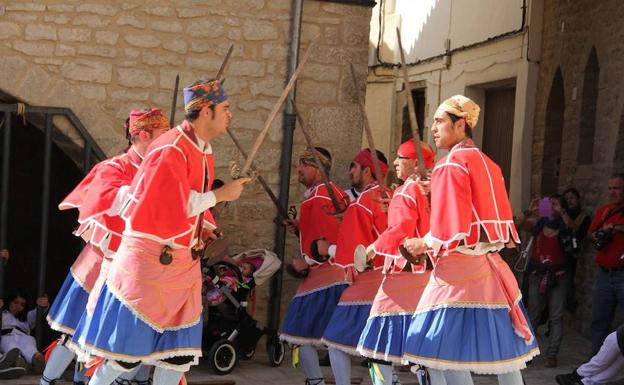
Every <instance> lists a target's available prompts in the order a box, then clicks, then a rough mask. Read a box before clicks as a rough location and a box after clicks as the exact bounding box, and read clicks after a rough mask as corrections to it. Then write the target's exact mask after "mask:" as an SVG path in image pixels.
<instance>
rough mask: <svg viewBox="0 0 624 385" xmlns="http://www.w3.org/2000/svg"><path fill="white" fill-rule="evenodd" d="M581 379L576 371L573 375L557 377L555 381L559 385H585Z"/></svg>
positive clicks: (559, 375)
mask: <svg viewBox="0 0 624 385" xmlns="http://www.w3.org/2000/svg"><path fill="white" fill-rule="evenodd" d="M581 378H582V377H581V376H579V374H578V373H577V372H576V370H575V371H573V372H572V373H568V374H558V375H556V376H555V381H557V384H559V385H583V382H582V381H581Z"/></svg>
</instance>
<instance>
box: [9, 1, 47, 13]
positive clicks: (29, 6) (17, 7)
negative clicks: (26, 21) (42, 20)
mask: <svg viewBox="0 0 624 385" xmlns="http://www.w3.org/2000/svg"><path fill="white" fill-rule="evenodd" d="M45 9H46V6H45V4H38V3H26V2H19V3H17V4H11V5H7V6H6V10H7V11H29V12H31V11H36V12H41V11H45Z"/></svg>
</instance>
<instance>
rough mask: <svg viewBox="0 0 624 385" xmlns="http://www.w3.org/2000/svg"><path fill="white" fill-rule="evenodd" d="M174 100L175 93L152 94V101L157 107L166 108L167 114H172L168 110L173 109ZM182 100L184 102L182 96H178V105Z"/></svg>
mask: <svg viewBox="0 0 624 385" xmlns="http://www.w3.org/2000/svg"><path fill="white" fill-rule="evenodd" d="M172 98H173V92H163V91H160V92H152V93H151V94H150V100H151V101H152V102H154V103H155V104H156V105H158V106H163V108H166V110H165V111H167V114H169V113H170V111H169V110H168V109H170V108H171V100H172ZM181 100H182V99H181V95H178V103H180V101H181ZM180 104H181V103H180ZM176 114H177V113H176ZM178 116H181V115H178Z"/></svg>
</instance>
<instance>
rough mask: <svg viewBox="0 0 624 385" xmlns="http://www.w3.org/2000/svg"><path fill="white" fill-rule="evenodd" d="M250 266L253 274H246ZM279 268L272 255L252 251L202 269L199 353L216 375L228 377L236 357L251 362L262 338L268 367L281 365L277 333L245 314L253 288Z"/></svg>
mask: <svg viewBox="0 0 624 385" xmlns="http://www.w3.org/2000/svg"><path fill="white" fill-rule="evenodd" d="M245 265H247V266H245ZM250 265H253V269H255V271H254V270H250ZM280 266H281V262H280V260H279V259H278V258H277V256H276V255H275V254H274V253H272V252H270V251H268V250H264V249H254V250H249V251H246V252H243V253H240V254H237V255H235V256H234V257H232V258H229V259H228V260H221V261H217V262H211V261H208V264H207V265H206V266H204V267H203V268H202V272H203V273H204V277H205V279H204V284H205V285H204V293H203V297H204V300H205V302H206V303H205V306H204V309H205V311H204V318H207V320H205V321H204V333H203V338H202V350H203V351H204V356H205V357H207V359H208V362H209V365H210V367H211V369H212V370H213V371H214V372H215V373H216V374H221V375H224V374H228V373H230V372H231V371H232V370H233V369H234V367H235V366H236V362H237V360H238V358H239V357H241V358H242V359H247V360H249V359H251V358H252V357H253V355H254V353H255V351H256V344H257V343H258V340H259V339H260V338H261V337H262V336H263V335H266V336H267V353H268V358H269V364H270V365H271V366H279V365H281V363H282V362H283V361H284V356H285V354H286V345H285V344H284V343H282V342H281V341H280V340H279V337H278V333H277V331H276V330H273V329H269V328H267V327H264V326H262V325H260V324H259V323H258V321H256V320H255V319H253V317H252V316H251V315H249V313H248V311H247V306H248V299H249V296H250V295H251V293H252V290H253V289H254V287H255V286H256V285H262V284H263V283H265V282H266V281H268V280H269V278H271V276H273V274H274V273H275V272H276V271H277V270H278V269H279V268H280ZM251 271H253V274H251Z"/></svg>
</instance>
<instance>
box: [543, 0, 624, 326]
mask: <svg viewBox="0 0 624 385" xmlns="http://www.w3.org/2000/svg"><path fill="white" fill-rule="evenodd" d="M623 17H624V9H623V8H622V7H621V3H620V2H618V1H617V0H607V1H601V2H594V1H590V0H578V1H570V0H555V1H546V2H544V18H543V20H544V28H543V43H542V55H541V61H540V72H539V80H538V90H537V100H536V112H535V129H534V135H533V162H532V169H533V170H532V183H531V185H532V193H533V194H534V195H535V196H538V195H540V194H543V193H545V192H543V191H540V186H541V185H542V170H543V169H544V165H543V164H542V159H543V158H544V156H546V157H549V156H551V157H552V156H553V155H554V156H558V157H560V159H561V161H560V166H559V177H558V186H559V191H562V190H563V189H565V188H566V187H568V186H574V187H576V188H578V189H579V191H580V192H581V194H582V203H583V204H584V207H585V209H586V210H587V211H588V212H593V210H594V209H595V208H596V207H597V206H598V205H599V204H602V203H605V202H606V200H607V190H606V183H607V179H608V177H609V175H611V174H612V173H613V172H622V171H624V168H622V167H623V166H624V165H622V164H619V165H616V164H615V162H616V161H618V160H619V159H620V158H621V155H620V156H619V157H618V154H622V153H624V147H623V146H624V142H623V141H622V138H624V132H623V131H624V129H623V128H624V125H623V124H622V121H621V120H622V116H623V115H622V111H623V106H624V94H622V90H623V89H624V59H623V56H622V53H623V52H624V21H623V20H624V18H623ZM590 20H593V21H598V20H599V22H591V21H590ZM593 48H595V52H596V57H597V61H598V67H599V76H598V81H597V90H598V96H597V99H596V100H593V102H594V103H595V106H596V114H595V116H596V117H595V135H594V141H593V143H594V144H593V147H590V146H589V145H588V144H586V143H580V137H581V124H582V121H583V116H582V115H583V114H584V113H589V114H591V108H589V109H588V107H587V105H591V103H592V100H587V96H588V95H591V92H589V90H588V89H584V87H586V86H587V84H586V83H588V82H586V80H585V79H589V80H590V81H591V78H592V75H591V74H587V75H586V70H590V69H589V68H590V67H593V66H592V65H590V66H588V65H587V64H588V62H590V56H591V53H592V49H593ZM592 60H593V59H592ZM558 69H561V74H562V78H563V100H562V101H561V100H554V99H553V100H552V103H551V106H553V105H558V103H559V102H562V103H563V105H564V113H563V130H562V135H561V137H560V138H558V139H559V140H561V151H560V153H559V154H548V153H547V154H545V153H544V151H545V150H544V149H545V148H546V152H548V151H549V149H551V148H555V149H556V148H557V146H545V140H544V138H545V136H546V135H548V134H547V133H546V126H547V124H546V123H547V122H548V121H549V120H548V118H549V111H548V108H547V107H548V104H549V96H550V94H551V87H552V84H553V79H554V78H555V74H556V73H557V70H558ZM553 95H555V98H556V91H554V92H553ZM584 99H586V100H585V103H587V104H586V107H585V108H584V107H583V103H584V101H583V100H584ZM555 109H556V108H555ZM583 111H585V112H583ZM550 112H551V122H552V121H553V119H554V121H556V120H557V119H556V118H552V115H553V114H556V111H554V110H551V111H550ZM554 125H555V126H556V123H555V124H554ZM555 151H556V150H555ZM587 151H589V152H592V158H593V160H592V163H590V164H579V161H578V159H579V152H587ZM581 158H586V157H583V156H581ZM593 257H594V253H593V250H592V248H591V247H590V246H589V245H585V247H584V250H583V252H582V257H581V261H580V265H579V276H578V277H577V283H578V292H579V294H580V298H579V300H580V302H581V306H582V307H581V309H579V314H577V317H576V320H575V323H576V325H577V326H578V327H579V328H580V329H582V330H583V331H585V332H587V331H588V328H589V319H590V317H591V289H592V286H593V279H594V273H595V264H594V263H593Z"/></svg>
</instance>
